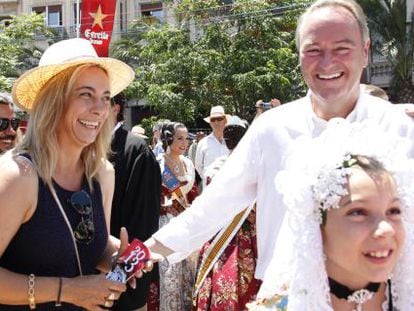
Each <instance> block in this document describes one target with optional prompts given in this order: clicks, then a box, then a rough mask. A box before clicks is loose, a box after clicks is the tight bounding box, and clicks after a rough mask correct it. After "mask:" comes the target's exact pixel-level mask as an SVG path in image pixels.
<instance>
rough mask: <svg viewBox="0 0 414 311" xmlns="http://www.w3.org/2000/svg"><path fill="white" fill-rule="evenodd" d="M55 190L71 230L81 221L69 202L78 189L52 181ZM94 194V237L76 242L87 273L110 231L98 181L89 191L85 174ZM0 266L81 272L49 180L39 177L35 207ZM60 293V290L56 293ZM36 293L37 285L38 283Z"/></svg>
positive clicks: (65, 307) (41, 273)
mask: <svg viewBox="0 0 414 311" xmlns="http://www.w3.org/2000/svg"><path fill="white" fill-rule="evenodd" d="M53 185H54V187H55V190H56V194H57V196H58V198H59V200H60V202H61V204H62V206H63V209H64V210H65V212H66V215H67V217H68V219H69V222H70V223H71V225H72V230H73V229H75V228H76V227H77V225H78V224H79V222H80V221H81V215H80V214H79V213H78V212H77V211H76V210H75V208H73V207H72V205H71V204H70V198H71V196H72V194H73V193H75V192H76V191H68V190H65V189H63V188H62V187H60V186H59V185H58V184H57V183H56V182H53ZM82 190H85V191H86V192H87V193H88V194H89V195H90V197H91V200H92V207H93V222H94V227H95V233H94V238H93V240H92V241H91V242H90V243H89V244H85V243H80V242H77V246H78V250H79V257H80V261H81V266H82V272H83V274H84V275H88V274H96V273H98V271H97V270H96V268H95V267H96V266H97V264H98V262H99V260H100V259H101V257H102V255H103V252H104V250H105V247H106V244H107V240H108V232H107V229H106V222H105V215H104V211H103V204H102V193H101V188H100V186H99V183H98V181H96V180H94V181H93V192H91V191H90V189H89V186H88V183H87V181H86V178H84V181H83V183H82ZM0 266H1V267H3V268H5V269H8V270H10V271H13V272H16V273H21V274H26V275H28V274H30V273H33V274H34V275H35V276H55V277H75V276H78V275H79V268H78V263H77V260H76V253H75V249H74V246H73V240H72V237H71V234H70V231H69V228H68V227H67V225H66V223H65V220H64V218H63V216H62V214H61V212H60V210H59V207H58V205H57V204H56V202H55V199H54V198H53V196H52V193H51V192H50V190H49V187H48V186H47V184H45V183H44V182H43V180H42V179H40V178H39V192H38V201H37V207H36V211H35V212H34V214H33V216H32V217H31V218H30V219H29V220H28V221H27V222H26V223H24V224H22V225H21V226H20V228H19V230H18V231H17V233H16V235H15V236H14V237H13V239H12V240H11V241H10V243H9V245H8V247H7V249H6V250H5V252H4V254H3V256H2V257H1V258H0ZM56 294H57V293H56ZM35 295H36V285H35ZM0 310H9V311H10V310H29V307H28V304H26V305H24V306H20V305H19V306H10V305H1V304H0ZM36 310H62V311H63V310H82V308H80V307H77V306H74V305H71V304H66V303H62V307H59V308H55V302H50V303H42V304H40V303H38V304H36Z"/></svg>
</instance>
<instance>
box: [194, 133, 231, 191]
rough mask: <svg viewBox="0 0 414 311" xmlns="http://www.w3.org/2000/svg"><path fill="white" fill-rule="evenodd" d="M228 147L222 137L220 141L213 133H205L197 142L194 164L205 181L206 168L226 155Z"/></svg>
mask: <svg viewBox="0 0 414 311" xmlns="http://www.w3.org/2000/svg"><path fill="white" fill-rule="evenodd" d="M228 154H229V149H227V146H226V143H225V142H224V139H223V141H222V142H220V141H219V140H218V139H217V138H216V137H215V136H214V135H213V133H211V134H209V135H207V136H206V137H204V138H203V139H201V140H200V141H199V142H198V146H197V151H196V156H195V161H194V166H195V168H196V170H197V172H198V174H199V175H200V177H201V178H202V179H203V183H204V182H205V173H206V168H207V167H208V166H209V165H210V164H212V163H213V162H214V161H215V160H216V159H217V158H219V157H222V156H225V155H228Z"/></svg>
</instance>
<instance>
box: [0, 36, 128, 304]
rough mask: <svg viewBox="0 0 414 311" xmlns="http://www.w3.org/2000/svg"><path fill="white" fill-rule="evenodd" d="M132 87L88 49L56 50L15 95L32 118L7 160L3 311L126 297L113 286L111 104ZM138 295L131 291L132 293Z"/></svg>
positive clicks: (63, 45)
mask: <svg viewBox="0 0 414 311" xmlns="http://www.w3.org/2000/svg"><path fill="white" fill-rule="evenodd" d="M133 77H134V73H133V70H132V69H131V68H130V67H129V66H128V65H126V64H124V63H123V62H121V61H118V60H116V59H111V58H99V57H98V56H97V55H96V52H95V51H94V49H93V47H92V45H91V44H90V43H89V41H87V40H85V39H70V40H64V41H61V42H59V43H56V44H54V45H52V46H50V47H49V48H48V49H47V50H46V51H45V53H44V54H43V56H42V58H41V60H40V63H39V66H38V67H36V68H34V69H31V70H29V71H27V72H26V73H24V74H23V75H22V76H21V77H20V78H19V79H17V81H16V82H15V84H14V86H13V91H12V94H13V99H14V102H15V103H16V104H17V105H18V106H19V107H20V108H21V109H24V110H26V111H29V112H30V120H29V125H28V129H27V132H26V136H25V138H24V140H23V141H22V142H21V143H20V144H19V145H18V146H17V147H16V148H15V149H14V150H13V151H11V152H8V153H6V154H5V155H4V156H3V157H2V158H1V160H0V167H1V168H0V169H1V172H2V178H1V180H0V206H1V208H0V310H27V309H28V305H29V307H30V309H37V310H52V309H55V306H61V307H60V309H61V310H82V309H88V310H103V309H104V307H111V306H112V304H113V302H114V300H116V299H118V298H119V296H120V294H121V293H122V292H123V291H125V290H126V285H125V284H123V283H119V282H115V281H110V280H106V278H105V274H104V273H102V272H107V271H108V270H109V269H110V268H111V260H112V256H113V254H114V253H115V252H116V251H117V250H119V251H120V252H122V250H123V249H125V247H126V246H127V243H128V236H127V233H126V231H125V230H121V241H122V242H120V241H119V240H116V239H115V238H111V237H110V236H109V235H108V232H109V219H110V210H111V202H112V194H113V190H114V189H113V187H114V186H113V185H114V173H113V168H112V167H111V165H110V164H109V162H108V161H107V160H106V155H107V153H108V151H109V146H110V142H111V131H112V127H113V122H112V120H111V119H110V112H109V111H110V98H111V96H114V95H115V94H117V93H119V92H120V91H122V90H123V89H124V88H125V87H126V86H127V85H128V84H129V83H130V82H131V81H132V80H133ZM131 285H133V284H132V283H131Z"/></svg>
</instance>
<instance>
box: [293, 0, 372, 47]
mask: <svg viewBox="0 0 414 311" xmlns="http://www.w3.org/2000/svg"><path fill="white" fill-rule="evenodd" d="M325 7H340V8H344V9H345V10H347V11H349V12H350V13H351V14H352V15H353V16H354V17H355V19H356V21H357V23H358V26H359V29H360V30H361V35H362V41H363V42H364V43H365V42H367V41H368V40H369V29H368V23H367V17H366V16H365V13H364V11H363V10H362V8H361V6H360V5H359V4H358V3H357V2H355V1H354V0H316V1H315V2H314V3H313V4H312V5H311V6H310V7H309V8H308V9H307V10H306V11H305V12H304V13H303V14H302V15H301V16H300V18H299V20H298V25H297V27H296V47H297V49H298V50H299V48H300V29H301V26H302V23H303V21H304V19H305V18H306V17H307V15H309V14H310V13H312V12H314V11H316V10H318V9H321V8H325Z"/></svg>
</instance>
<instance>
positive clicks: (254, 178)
mask: <svg viewBox="0 0 414 311" xmlns="http://www.w3.org/2000/svg"><path fill="white" fill-rule="evenodd" d="M367 118H369V119H371V120H378V123H379V124H380V125H381V127H383V128H384V129H385V130H386V131H389V132H393V133H396V134H399V135H400V136H404V137H409V138H410V139H411V140H412V141H414V121H413V120H412V119H411V118H410V117H408V116H407V115H406V114H405V113H404V112H403V111H401V109H396V108H395V107H393V106H392V104H390V103H389V102H386V101H384V100H382V99H379V98H377V97H373V96H370V95H367V94H361V95H360V98H359V99H358V102H357V104H356V106H355V108H354V110H353V111H352V112H351V113H350V114H349V115H348V117H347V118H346V119H347V120H348V121H350V122H357V121H362V120H365V119H367ZM326 124H327V121H325V120H323V119H320V118H319V117H317V116H316V115H315V113H314V112H313V111H312V105H311V102H310V98H309V95H308V96H307V97H305V98H302V99H299V100H297V101H294V102H291V103H288V104H285V105H282V106H280V107H278V108H277V109H272V110H270V111H268V112H266V113H265V114H263V115H262V116H261V117H260V118H258V119H257V120H256V121H255V122H254V123H253V125H252V126H251V127H250V129H249V130H248V131H247V133H246V134H245V135H244V137H243V138H242V140H241V141H240V143H239V144H238V146H237V147H236V149H235V150H234V151H233V153H232V154H231V155H230V156H229V159H228V160H227V161H226V163H225V164H224V166H223V167H222V169H221V170H220V171H219V172H218V173H217V175H216V176H215V178H214V179H213V180H212V182H211V184H210V185H209V186H208V187H206V189H205V190H204V192H203V194H202V195H201V196H199V197H198V198H197V199H196V200H195V201H194V202H193V205H192V207H191V208H190V209H189V210H187V211H185V212H184V213H182V214H181V215H180V216H179V217H176V218H175V219H174V220H172V221H171V222H170V223H169V224H168V226H166V227H164V228H162V229H161V230H159V231H158V232H156V233H155V234H154V235H153V236H154V238H155V239H156V240H157V241H159V242H161V243H162V244H164V245H165V246H167V247H169V248H170V249H172V250H174V251H175V252H176V253H174V256H173V259H174V260H177V259H179V258H180V254H181V256H185V253H189V252H191V251H193V250H195V249H197V248H200V247H201V246H202V245H203V243H204V242H206V241H208V240H209V239H210V238H211V237H212V236H213V235H214V234H215V233H216V232H217V231H218V230H219V229H221V228H222V227H223V226H225V225H226V224H228V223H229V221H230V220H231V219H232V218H233V217H234V216H235V215H236V214H237V213H238V212H240V211H241V210H243V209H244V208H245V207H247V206H248V205H249V204H251V203H252V202H254V200H257V210H256V212H257V218H256V223H257V246H258V261H257V266H256V273H255V276H256V277H257V278H259V279H263V276H264V272H265V269H266V267H267V266H268V264H269V262H270V260H271V258H272V255H273V249H274V246H275V242H276V239H277V236H278V233H279V230H280V226H281V224H282V220H283V217H284V214H285V211H286V207H285V205H284V204H283V201H282V196H281V195H280V194H279V193H277V192H276V189H275V185H274V179H275V176H276V174H277V173H278V172H279V171H280V170H281V169H282V168H283V164H282V163H283V158H284V155H285V152H286V151H287V150H286V149H288V148H287V146H288V144H289V143H291V142H292V140H294V139H295V138H297V137H298V136H301V135H307V136H312V137H315V136H317V135H319V134H320V133H321V132H322V131H323V130H324V129H325V127H326ZM412 154H413V153H412ZM171 258H172V257H171ZM171 258H170V257H168V259H169V260H170V259H171Z"/></svg>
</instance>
